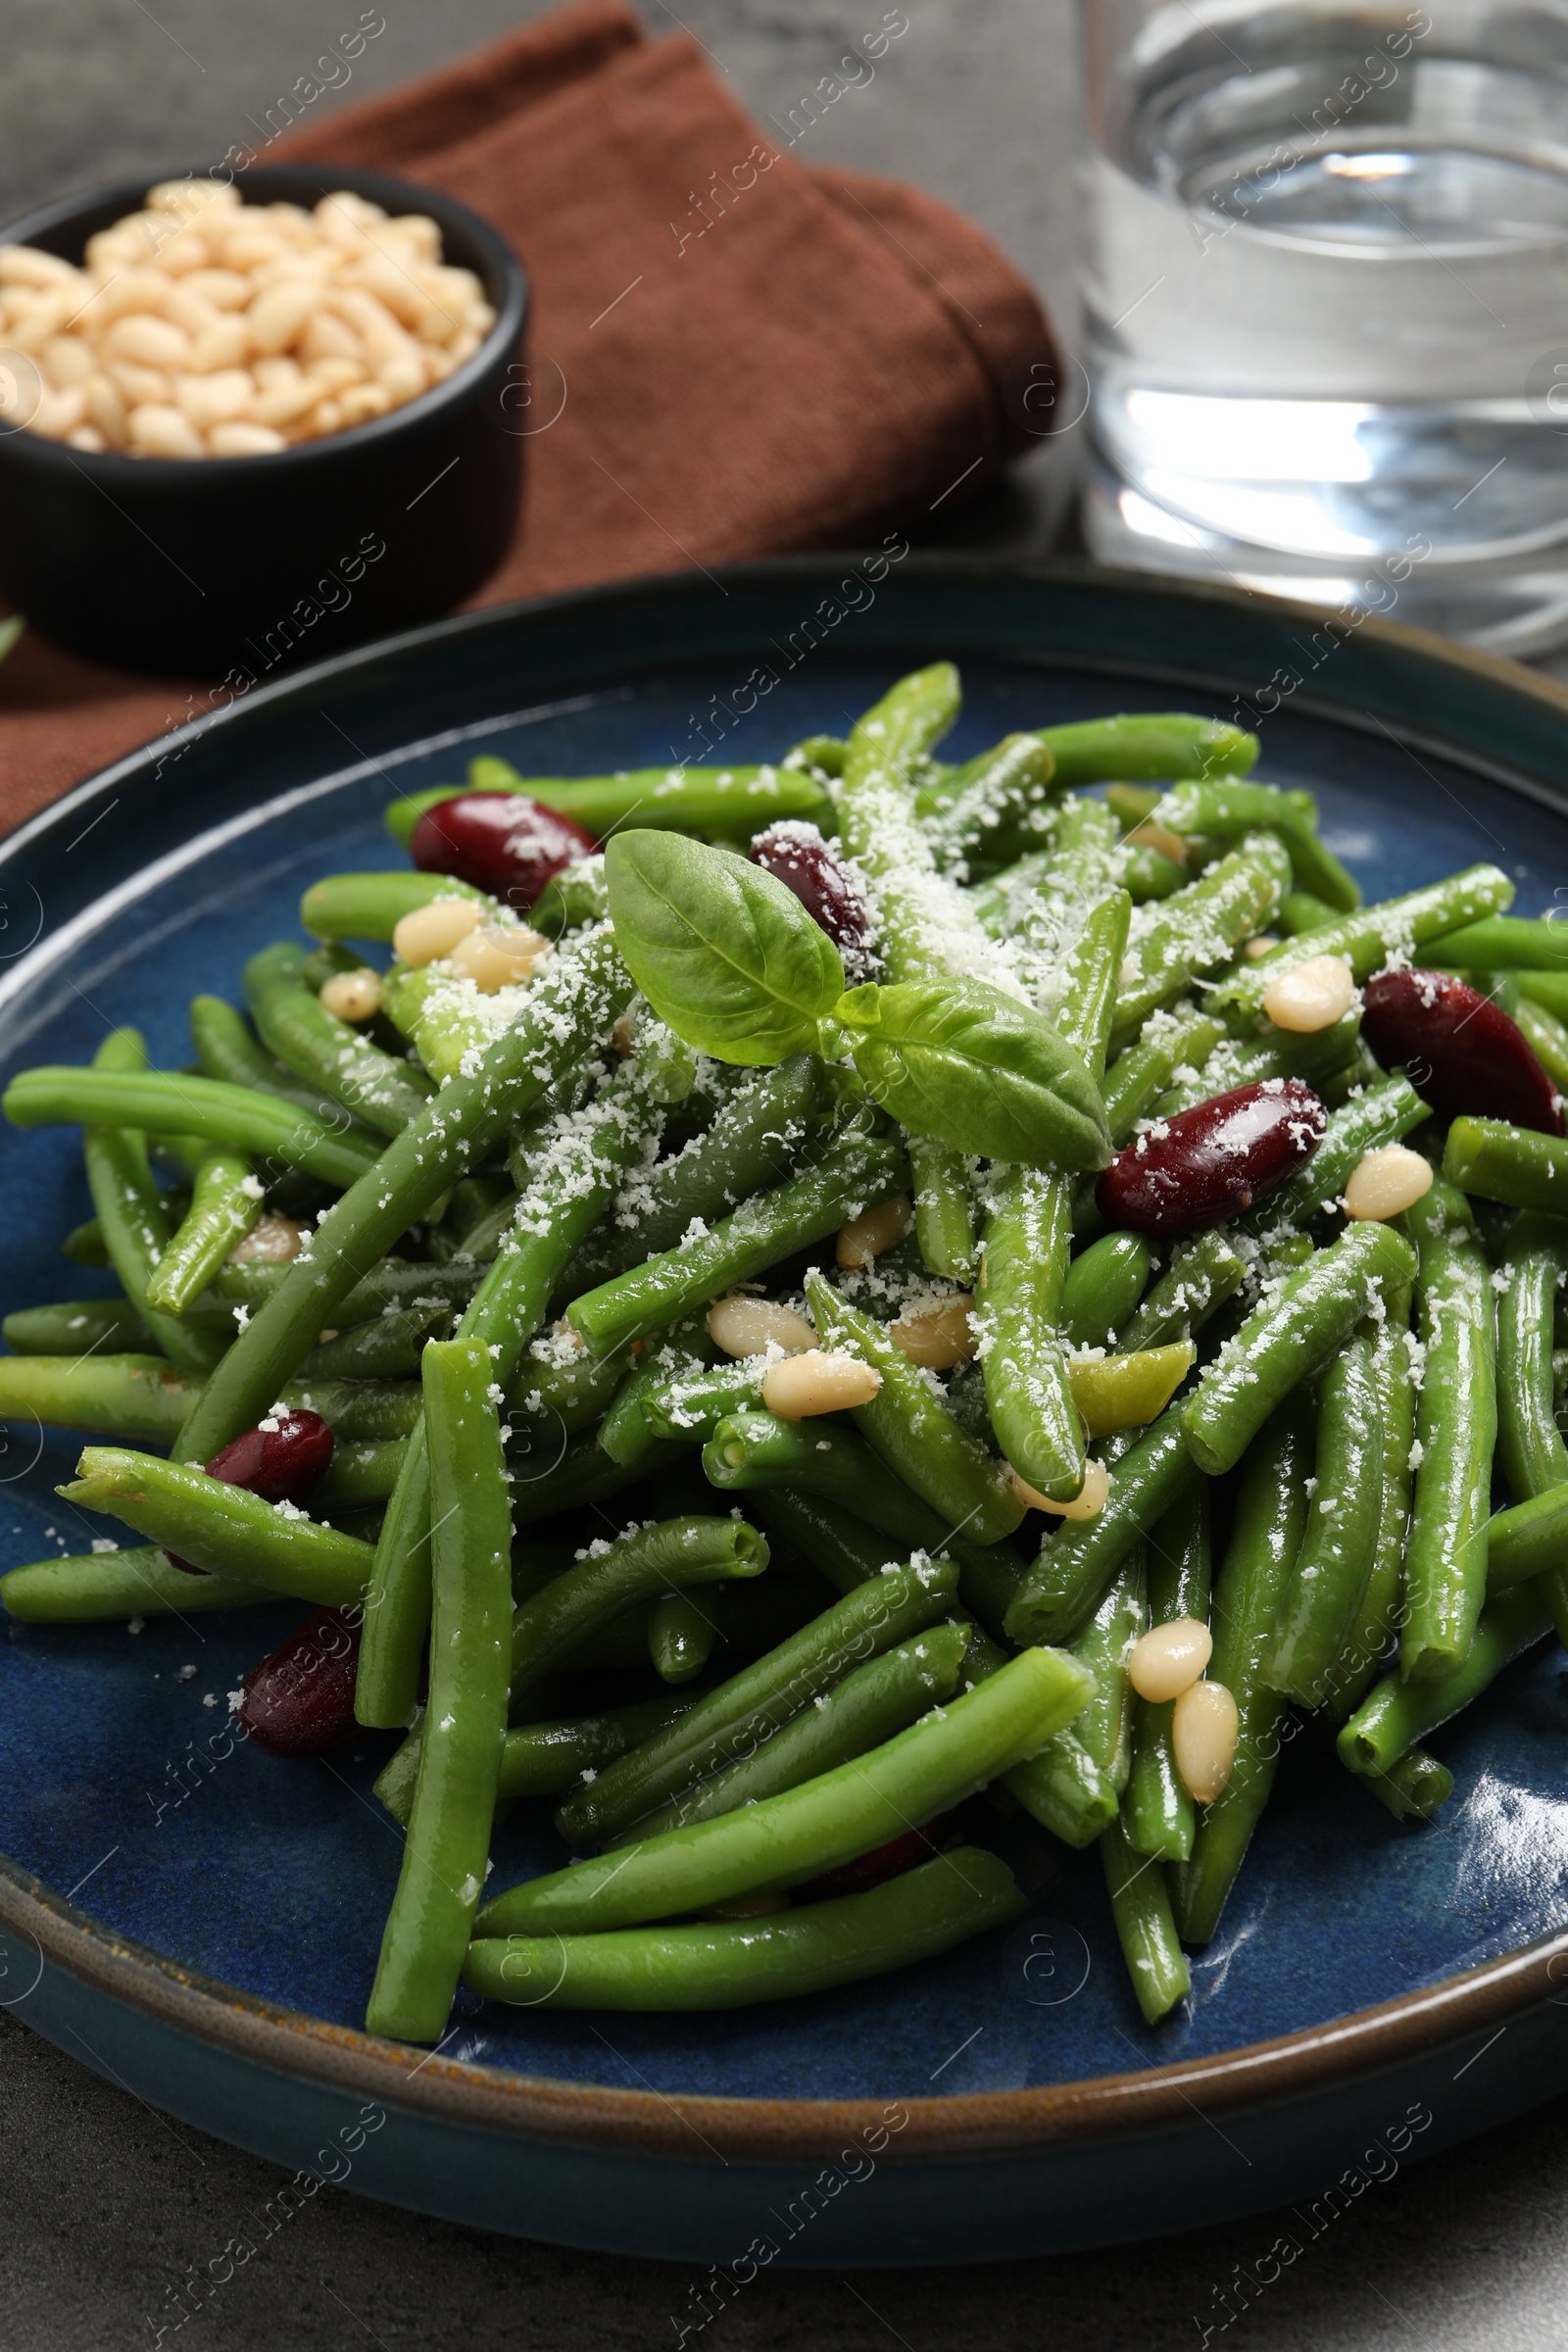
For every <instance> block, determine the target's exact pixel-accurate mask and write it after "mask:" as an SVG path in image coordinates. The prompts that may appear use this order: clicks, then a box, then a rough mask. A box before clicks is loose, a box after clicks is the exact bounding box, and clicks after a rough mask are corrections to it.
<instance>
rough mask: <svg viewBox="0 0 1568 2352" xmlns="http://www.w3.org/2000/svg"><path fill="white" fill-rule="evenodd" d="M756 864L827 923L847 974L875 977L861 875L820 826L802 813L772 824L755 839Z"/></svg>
mask: <svg viewBox="0 0 1568 2352" xmlns="http://www.w3.org/2000/svg"><path fill="white" fill-rule="evenodd" d="M752 863H753V864H754V865H760V866H761V868H762V869H763V871H764V872H765V873H769V874H771V875H772V876H773V878H774V880H775V881H778V882H782V883H783V885H784V887H785V889H786V890H793V891H794V893H795V896H796V897H797V898H798V899H799V900H800V902H801V905H802V906H803V907H805V908H806V911H807V913H808V914H809V916H810V917H811V920H812V921H813V922H814V923H819V924H820V925H821V927H822V929H823V930H824V931H825V932H826V933H827V935H828V937H829V939H830V940H831V941H832V942H833V945H834V946H835V947H836V948H837V949H838V952H839V954H840V956H842V957H843V960H844V977H845V979H846V981H848V983H849V985H850V986H851V987H852V988H853V987H855V986H856V985H857V983H858V982H859V981H861V980H869V979H870V978H871V977H872V973H873V970H874V958H873V956H872V955H871V949H870V943H869V936H868V935H869V932H870V928H871V910H870V907H868V906H867V905H866V898H865V891H864V888H863V886H862V884H861V882H860V878H859V876H858V874H855V873H852V872H851V870H850V868H849V867H848V866H847V865H846V864H845V863H844V861H843V859H842V858H840V857H839V856H838V854H837V852H836V851H834V850H830V849H829V847H828V845H827V843H826V842H825V841H824V840H823V839H822V836H821V834H820V833H819V832H818V831H817V829H816V827H815V825H812V824H809V823H807V822H806V821H805V820H804V819H802V818H797V817H786V818H784V819H783V820H782V821H781V822H780V823H778V824H776V825H769V826H768V829H767V831H766V832H765V833H759V834H758V836H757V838H756V840H755V841H754V842H753V843H752Z"/></svg>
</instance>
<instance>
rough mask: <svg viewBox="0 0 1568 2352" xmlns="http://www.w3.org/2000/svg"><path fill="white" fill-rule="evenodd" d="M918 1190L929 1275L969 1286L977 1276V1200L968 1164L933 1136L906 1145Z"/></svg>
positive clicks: (919, 1235)
mask: <svg viewBox="0 0 1568 2352" xmlns="http://www.w3.org/2000/svg"><path fill="white" fill-rule="evenodd" d="M905 1140H906V1143H907V1147H908V1153H909V1175H910V1180H911V1183H912V1185H913V1188H914V1231H915V1239H916V1240H917V1241H918V1243H919V1245H920V1257H921V1261H922V1263H923V1264H924V1265H925V1267H926V1269H927V1271H928V1272H929V1273H932V1274H938V1275H941V1276H942V1278H943V1279H944V1280H945V1281H948V1282H967V1281H968V1279H969V1277H970V1275H971V1274H972V1273H973V1271H974V1201H973V1194H972V1190H971V1187H970V1182H969V1163H968V1161H967V1160H966V1159H965V1158H964V1155H963V1153H962V1152H955V1151H954V1149H953V1147H952V1145H951V1144H945V1143H943V1142H942V1141H941V1140H940V1139H939V1138H938V1137H936V1136H934V1135H910V1136H907V1138H906V1139H905Z"/></svg>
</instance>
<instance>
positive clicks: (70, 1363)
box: [0, 1349, 193, 1446]
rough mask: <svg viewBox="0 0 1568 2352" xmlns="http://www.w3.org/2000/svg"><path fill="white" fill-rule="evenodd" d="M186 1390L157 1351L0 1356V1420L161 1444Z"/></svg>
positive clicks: (186, 1403) (186, 1398) (170, 1435)
mask: <svg viewBox="0 0 1568 2352" xmlns="http://www.w3.org/2000/svg"><path fill="white" fill-rule="evenodd" d="M192 1394H193V1391H192V1388H191V1384H190V1382H189V1381H188V1380H187V1379H186V1378H185V1376H184V1374H183V1373H181V1372H179V1371H177V1370H176V1369H175V1367H174V1366H173V1365H172V1363H171V1362H170V1361H169V1359H168V1357H167V1356H163V1355H139V1354H134V1355H91V1354H88V1353H87V1351H86V1350H85V1349H83V1351H82V1353H81V1354H80V1355H76V1356H69V1355H15V1356H0V1421H34V1422H42V1423H47V1424H48V1425H49V1426H50V1427H51V1428H57V1429H90V1430H96V1431H100V1432H102V1434H103V1435H105V1436H106V1437H115V1438H136V1439H139V1440H140V1441H141V1442H142V1443H143V1444H144V1445H148V1446H169V1445H172V1443H173V1441H174V1439H175V1438H177V1437H178V1435H179V1431H180V1425H181V1423H182V1422H183V1420H184V1418H185V1415H186V1414H187V1413H188V1412H189V1411H190V1405H191V1397H192Z"/></svg>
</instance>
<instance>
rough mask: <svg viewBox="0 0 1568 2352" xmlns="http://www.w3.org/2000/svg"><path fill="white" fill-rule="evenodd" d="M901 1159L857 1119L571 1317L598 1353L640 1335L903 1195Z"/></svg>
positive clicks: (581, 1304) (584, 1302)
mask: <svg viewBox="0 0 1568 2352" xmlns="http://www.w3.org/2000/svg"><path fill="white" fill-rule="evenodd" d="M902 1161H903V1152H902V1148H901V1146H900V1145H899V1144H898V1143H897V1142H895V1141H893V1140H891V1139H883V1138H881V1137H877V1136H873V1135H871V1134H870V1133H869V1132H868V1131H867V1129H866V1128H865V1127H864V1126H862V1125H861V1124H859V1122H858V1119H856V1120H852V1121H850V1122H849V1123H847V1124H846V1125H845V1126H844V1127H842V1128H841V1129H840V1131H839V1133H838V1135H837V1136H836V1138H835V1139H834V1140H833V1142H832V1143H830V1144H829V1145H828V1147H827V1149H826V1150H825V1151H824V1152H822V1154H821V1156H820V1157H819V1158H818V1159H817V1160H816V1161H815V1162H814V1163H812V1164H810V1165H808V1166H807V1167H805V1168H803V1169H802V1170H801V1172H800V1174H799V1175H798V1176H794V1177H792V1178H791V1179H790V1180H789V1181H788V1182H787V1183H785V1184H781V1185H779V1186H778V1187H777V1188H776V1189H775V1190H774V1191H772V1192H767V1193H759V1194H756V1195H754V1196H753V1197H752V1198H751V1199H750V1200H747V1201H742V1203H741V1205H740V1207H739V1208H737V1209H736V1210H735V1211H734V1213H733V1214H732V1215H730V1216H728V1217H725V1218H723V1219H722V1220H721V1221H720V1222H719V1223H718V1224H717V1225H715V1226H714V1227H713V1228H712V1230H711V1232H709V1233H706V1234H703V1235H701V1236H699V1237H697V1238H695V1239H693V1240H692V1241H690V1242H687V1243H684V1244H682V1245H681V1246H680V1247H679V1248H677V1249H674V1250H663V1251H661V1252H660V1253H659V1254H658V1255H656V1256H653V1257H651V1258H650V1259H649V1260H648V1262H647V1264H646V1265H642V1266H637V1267H635V1268H633V1269H632V1270H630V1271H629V1272H627V1273H625V1274H619V1275H616V1276H615V1277H614V1279H613V1281H610V1282H606V1283H602V1284H600V1286H599V1287H598V1289H597V1290H592V1291H588V1292H585V1293H584V1294H583V1296H582V1297H581V1298H579V1299H573V1300H572V1302H571V1305H570V1306H569V1307H568V1308H567V1310H566V1314H567V1320H568V1322H570V1323H571V1325H572V1326H573V1328H574V1329H575V1330H577V1331H580V1332H581V1333H582V1335H583V1337H584V1339H585V1340H586V1341H587V1342H588V1345H589V1347H590V1348H593V1349H594V1351H595V1352H596V1353H598V1354H605V1353H607V1352H608V1351H609V1350H610V1349H611V1348H619V1347H622V1346H624V1344H625V1343H626V1342H627V1341H628V1340H635V1339H642V1338H644V1337H646V1336H647V1334H648V1333H649V1332H652V1331H658V1330H660V1329H661V1328H662V1326H663V1325H664V1324H666V1323H669V1322H672V1321H673V1320H674V1319H675V1317H676V1316H677V1315H681V1314H684V1313H686V1312H687V1311H688V1310H689V1309H690V1308H692V1307H694V1306H706V1305H707V1303H708V1301H709V1300H710V1299H717V1298H719V1297H720V1296H721V1295H722V1294H723V1293H724V1292H725V1291H728V1290H732V1289H733V1288H734V1286H735V1285H736V1284H737V1283H741V1282H747V1281H750V1280H751V1278H752V1277H753V1276H754V1275H757V1274H761V1273H764V1272H765V1271H766V1269H767V1268H768V1267H769V1266H772V1265H776V1264H777V1263H778V1261H779V1259H780V1258H783V1257H789V1256H793V1255H794V1253H795V1251H796V1250H806V1249H809V1247H810V1245H811V1244H812V1243H813V1242H820V1241H824V1240H825V1239H826V1238H827V1236H828V1235H829V1234H830V1233H836V1232H837V1231H838V1228H839V1227H840V1226H841V1225H842V1224H843V1223H844V1222H845V1220H846V1219H847V1218H848V1217H850V1216H852V1215H854V1214H855V1213H856V1212H857V1211H858V1209H860V1208H862V1207H865V1206H869V1204H870V1203H871V1202H872V1201H879V1200H885V1199H886V1198H887V1197H888V1195H889V1194H891V1193H895V1192H897V1191H898V1189H899V1184H900V1179H901V1177H902V1174H903V1167H902Z"/></svg>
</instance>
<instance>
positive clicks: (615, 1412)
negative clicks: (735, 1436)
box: [599, 1316, 762, 1466]
mask: <svg viewBox="0 0 1568 2352" xmlns="http://www.w3.org/2000/svg"><path fill="white" fill-rule="evenodd" d="M717 1353H718V1350H717V1348H715V1347H714V1345H713V1343H712V1341H711V1339H710V1338H709V1336H708V1328H707V1325H706V1323H705V1322H704V1321H703V1320H702V1319H701V1318H699V1317H697V1316H686V1317H683V1318H682V1320H681V1321H680V1322H679V1323H678V1324H674V1325H672V1326H671V1327H670V1329H669V1330H668V1331H667V1332H666V1333H664V1334H663V1336H662V1341H655V1342H653V1343H652V1344H651V1345H649V1346H648V1347H645V1348H643V1350H642V1352H641V1354H640V1356H639V1358H638V1361H637V1365H636V1368H635V1370H634V1371H631V1372H628V1373H627V1375H626V1378H625V1379H624V1380H623V1381H622V1382H621V1384H620V1387H619V1388H618V1389H617V1390H616V1392H615V1395H614V1398H613V1402H612V1404H611V1406H610V1409H609V1410H608V1412H607V1413H606V1414H605V1417H604V1419H603V1420H602V1421H601V1422H600V1424H599V1443H600V1445H601V1446H603V1447H604V1449H605V1451H606V1453H608V1454H609V1456H610V1458H611V1460H612V1461H613V1462H621V1463H624V1464H626V1465H628V1466H630V1465H631V1464H633V1463H636V1462H640V1461H642V1460H644V1459H645V1458H646V1457H647V1456H648V1455H649V1454H651V1453H653V1452H654V1451H655V1450H656V1448H659V1447H661V1446H662V1445H664V1444H665V1443H666V1442H667V1441H668V1440H669V1439H671V1438H677V1439H679V1440H681V1441H682V1442H683V1443H684V1444H685V1445H687V1446H695V1445H697V1444H698V1443H699V1442H700V1441H699V1438H698V1433H697V1432H696V1430H695V1429H683V1428H681V1427H680V1426H679V1424H678V1422H677V1423H675V1424H674V1425H673V1426H671V1427H670V1428H668V1429H665V1428H664V1427H662V1425H661V1424H659V1423H657V1422H656V1421H655V1420H654V1419H653V1418H651V1416H650V1414H649V1412H648V1410H647V1406H648V1403H649V1401H650V1399H651V1398H653V1397H658V1396H660V1395H662V1393H663V1392H664V1391H665V1390H666V1389H668V1388H670V1387H671V1386H672V1385H673V1386H675V1387H677V1388H678V1387H679V1386H680V1384H681V1383H682V1382H683V1381H687V1380H689V1379H691V1378H692V1377H693V1376H694V1375H698V1374H702V1373H705V1372H707V1370H708V1368H709V1366H710V1365H711V1363H712V1360H713V1358H714V1356H715V1355H716V1354H717ZM720 1368H721V1369H723V1370H732V1369H734V1368H735V1367H733V1366H729V1365H725V1366H722V1367H720ZM761 1368H762V1366H761V1364H760V1362H759V1364H758V1365H757V1366H756V1367H755V1369H757V1370H758V1371H760V1369H761ZM722 1417H723V1416H722V1414H715V1416H714V1418H715V1419H722Z"/></svg>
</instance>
